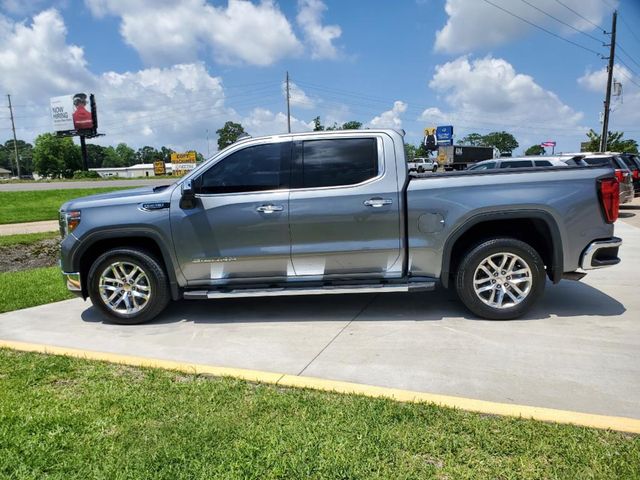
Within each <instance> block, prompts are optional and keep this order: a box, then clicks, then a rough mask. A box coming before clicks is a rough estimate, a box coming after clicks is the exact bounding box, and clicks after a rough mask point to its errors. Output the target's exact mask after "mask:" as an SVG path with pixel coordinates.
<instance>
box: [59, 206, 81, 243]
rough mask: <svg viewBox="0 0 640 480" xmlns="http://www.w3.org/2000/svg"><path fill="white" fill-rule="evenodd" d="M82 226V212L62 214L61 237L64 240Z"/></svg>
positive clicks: (74, 211) (73, 211) (71, 211)
mask: <svg viewBox="0 0 640 480" xmlns="http://www.w3.org/2000/svg"><path fill="white" fill-rule="evenodd" d="M78 225H80V210H70V211H68V212H60V235H62V238H64V237H66V236H67V235H69V234H70V233H71V232H73V231H74V230H75V229H76V228H78Z"/></svg>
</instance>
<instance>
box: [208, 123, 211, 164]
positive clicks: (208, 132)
mask: <svg viewBox="0 0 640 480" xmlns="http://www.w3.org/2000/svg"><path fill="white" fill-rule="evenodd" d="M209 156H211V154H210V153H209V129H208V128H207V158H209Z"/></svg>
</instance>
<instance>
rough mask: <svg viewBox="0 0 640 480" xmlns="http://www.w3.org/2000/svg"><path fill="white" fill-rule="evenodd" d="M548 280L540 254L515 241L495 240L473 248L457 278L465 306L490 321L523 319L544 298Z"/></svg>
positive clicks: (457, 284) (459, 292)
mask: <svg viewBox="0 0 640 480" xmlns="http://www.w3.org/2000/svg"><path fill="white" fill-rule="evenodd" d="M545 281H546V275H545V270H544V262H543V261H542V258H541V257H540V255H539V254H538V252H537V251H536V250H534V249H533V248H532V247H531V246H530V245H529V244H527V243H525V242H522V241H520V240H516V239H514V238H496V239H492V240H487V241H484V242H482V243H480V244H478V245H476V246H475V247H473V248H472V249H471V250H469V251H468V252H467V253H466V254H465V256H464V259H463V260H462V263H461V264H460V266H459V268H458V270H457V272H456V278H455V284H456V291H457V293H458V296H459V297H460V300H462V303H464V305H465V306H466V307H467V308H468V309H469V310H471V311H472V312H473V313H474V314H476V315H478V316H479V317H482V318H487V319H489V320H511V319H514V318H518V317H520V316H522V315H523V314H524V313H525V312H526V311H527V310H529V308H531V306H532V305H533V304H534V303H535V302H536V301H537V300H538V299H539V298H540V296H541V295H542V292H543V291H544V284H545Z"/></svg>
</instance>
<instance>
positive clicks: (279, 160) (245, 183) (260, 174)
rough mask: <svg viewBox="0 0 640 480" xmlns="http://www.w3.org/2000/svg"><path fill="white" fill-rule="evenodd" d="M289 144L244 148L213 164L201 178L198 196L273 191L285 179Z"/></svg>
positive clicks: (287, 172) (286, 176)
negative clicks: (201, 194)
mask: <svg viewBox="0 0 640 480" xmlns="http://www.w3.org/2000/svg"><path fill="white" fill-rule="evenodd" d="M290 145H291V144H290V143H272V144H268V145H256V146H253V147H247V148H243V149H242V150H238V151H237V152H235V153H232V154H231V155H229V156H228V157H227V158H225V159H224V160H221V161H220V162H219V163H217V164H215V165H214V166H213V167H211V168H210V169H209V170H207V171H206V172H205V173H204V174H203V175H202V183H201V186H200V190H199V191H200V193H234V192H257V191H261V190H275V189H278V188H280V187H282V186H283V185H284V184H285V183H286V180H287V179H288V174H289V171H288V162H287V161H286V160H287V159H288V156H289V152H290V149H291V146H290Z"/></svg>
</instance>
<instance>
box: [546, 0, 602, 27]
mask: <svg viewBox="0 0 640 480" xmlns="http://www.w3.org/2000/svg"><path fill="white" fill-rule="evenodd" d="M556 2H558V3H559V4H560V5H562V6H563V7H564V8H566V9H567V10H569V11H571V12H573V13H575V14H576V15H577V16H579V17H580V18H581V19H583V20H584V21H585V22H588V23H590V24H591V25H593V26H594V27H596V28H598V29H600V30H602V32H603V33H604V32H606V31H607V30H606V29H605V28H603V27H601V26H600V25H598V24H597V23H593V22H592V21H591V20H589V19H588V18H587V17H585V16H583V15H582V14H580V13H579V12H576V11H575V10H574V9H573V8H571V7H570V6H569V5H567V4H566V3H564V2H561V1H560V0H556Z"/></svg>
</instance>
